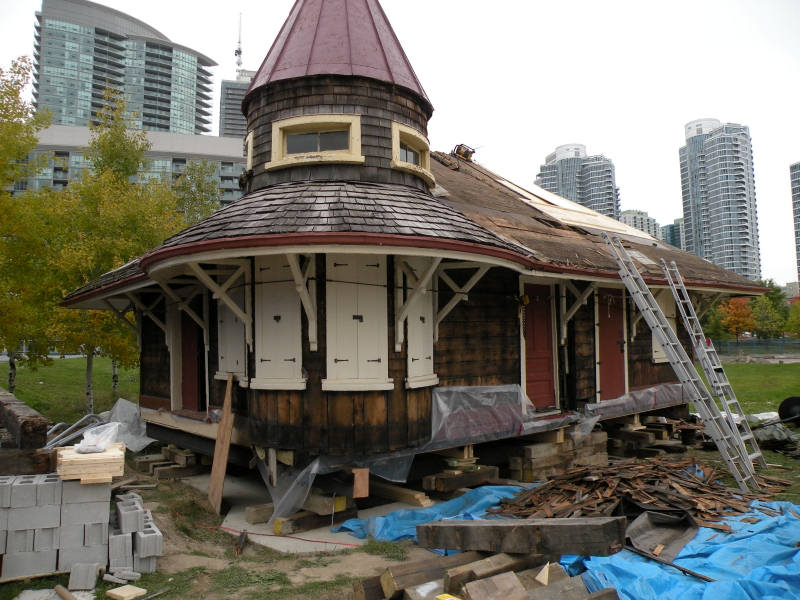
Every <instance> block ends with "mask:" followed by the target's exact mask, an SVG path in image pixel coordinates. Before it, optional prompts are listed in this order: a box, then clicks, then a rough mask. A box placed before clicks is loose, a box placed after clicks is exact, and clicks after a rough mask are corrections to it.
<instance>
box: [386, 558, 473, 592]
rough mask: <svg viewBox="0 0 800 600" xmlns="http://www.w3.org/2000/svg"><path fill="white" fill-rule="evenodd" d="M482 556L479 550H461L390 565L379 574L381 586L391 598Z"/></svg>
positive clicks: (439, 577)
mask: <svg viewBox="0 0 800 600" xmlns="http://www.w3.org/2000/svg"><path fill="white" fill-rule="evenodd" d="M481 558H483V555H482V554H480V553H479V552H462V553H460V554H453V555H451V556H432V557H431V558H428V559H425V560H417V561H414V562H410V563H399V564H396V565H391V566H390V567H389V568H388V569H386V570H385V571H384V572H383V574H382V575H381V588H382V589H383V594H384V596H385V597H386V598H388V599H390V600H393V599H396V598H400V597H401V596H402V595H403V590H404V589H405V588H407V587H411V586H413V585H419V584H420V583H425V582H426V581H433V580H434V579H441V578H442V577H444V573H445V571H447V569H451V568H453V567H458V566H459V565H465V564H467V563H471V562H475V561H476V560H480V559H481Z"/></svg>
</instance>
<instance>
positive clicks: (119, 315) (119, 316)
mask: <svg viewBox="0 0 800 600" xmlns="http://www.w3.org/2000/svg"><path fill="white" fill-rule="evenodd" d="M103 302H104V303H105V305H106V306H108V308H109V309H111V312H113V313H114V316H115V317H117V319H119V320H120V321H121V322H122V323H124V324H125V325H127V326H128V327H130V328H131V329H132V330H133V332H134V333H135V334H136V335H139V328H138V327H137V326H136V325H134V324H133V323H131V322H130V320H128V319H127V318H126V317H125V313H127V312H128V311H129V310H131V308H133V304H128V306H126V307H125V308H124V309H122V310H117V309H116V308H114V305H113V304H111V302H109V301H108V300H103Z"/></svg>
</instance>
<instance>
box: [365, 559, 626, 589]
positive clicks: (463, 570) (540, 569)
mask: <svg viewBox="0 0 800 600" xmlns="http://www.w3.org/2000/svg"><path fill="white" fill-rule="evenodd" d="M353 589H354V592H355V599H356V600H384V599H387V600H400V599H401V598H402V599H404V600H433V599H434V598H459V599H461V598H463V599H465V600H527V599H528V598H531V599H537V598H538V599H540V600H546V599H550V600H555V599H558V600H582V599H584V598H587V599H588V598H592V599H595V598H596V599H598V600H599V599H600V598H605V599H607V600H611V599H614V598H618V596H617V594H616V592H615V591H614V590H604V591H603V593H602V594H600V593H599V592H598V593H597V594H600V595H595V594H592V595H590V594H589V592H588V591H587V590H586V586H585V585H584V584H583V581H582V580H581V578H580V577H569V576H568V575H567V574H566V573H565V572H564V570H563V569H562V568H561V567H560V566H559V565H558V564H555V563H550V562H547V560H546V558H545V557H544V556H542V555H541V554H516V555H512V554H494V555H491V556H487V555H483V554H481V553H479V552H463V553H461V554H455V555H452V556H445V557H432V558H431V559H428V560H422V561H416V562H411V563H402V564H397V565H392V566H390V567H389V568H387V569H386V570H385V571H384V572H383V573H382V574H380V575H377V576H375V577H370V578H367V579H364V580H363V581H357V582H355V583H354V584H353ZM450 594H452V595H450Z"/></svg>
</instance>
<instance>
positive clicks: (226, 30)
mask: <svg viewBox="0 0 800 600" xmlns="http://www.w3.org/2000/svg"><path fill="white" fill-rule="evenodd" d="M293 2H294V0H261V1H258V2H257V1H255V0H226V1H225V2H215V1H210V0H193V1H189V0H168V1H165V0H136V1H135V2H133V1H131V0H101V1H100V3H101V4H105V5H108V6H112V7H114V8H116V9H118V10H121V11H123V12H125V13H128V14H129V15H131V16H134V17H136V18H139V19H141V20H143V21H145V22H146V23H148V24H150V25H152V26H153V27H155V28H156V29H158V30H159V31H161V32H162V33H163V34H164V35H166V36H167V37H168V38H170V39H171V40H172V41H173V42H175V43H178V44H183V45H185V46H188V47H190V48H192V49H194V50H197V51H198V52H202V53H203V54H206V55H207V56H209V57H210V58H212V59H213V60H215V61H216V62H217V63H219V66H218V67H217V68H216V69H214V75H215V86H216V98H215V106H214V110H215V114H214V132H216V129H217V119H218V117H217V111H218V108H219V107H218V99H217V98H218V96H219V82H220V80H221V79H223V78H225V79H232V78H233V77H234V74H235V69H236V65H235V58H234V54H233V52H234V50H235V48H236V40H237V37H238V22H239V13H240V12H241V13H242V15H243V16H242V46H243V50H244V65H243V66H244V68H247V69H253V70H255V69H257V68H258V67H259V66H260V64H261V61H262V60H263V58H264V56H265V55H266V53H267V51H268V50H269V47H270V45H271V44H272V41H273V39H274V38H275V36H276V34H277V32H278V30H279V29H280V26H281V25H282V24H283V21H284V20H285V18H286V16H287V15H288V14H289V10H290V8H291V6H292V4H293ZM382 5H383V8H384V11H385V12H386V14H387V16H388V17H389V20H390V22H391V23H392V26H393V27H394V29H395V32H396V34H397V37H398V38H399V40H400V42H401V44H402V45H403V47H404V49H405V51H406V54H407V55H408V57H409V59H410V60H411V63H412V65H413V66H414V69H415V70H416V72H417V76H418V77H419V79H420V81H421V82H422V85H423V86H424V88H425V91H426V92H427V94H428V97H429V98H430V100H431V102H432V103H433V106H434V109H435V112H434V115H433V118H432V119H431V122H430V126H429V137H430V140H431V147H432V148H433V149H435V150H443V151H449V150H451V149H452V148H453V146H455V145H456V144H458V143H465V144H468V145H470V146H472V147H474V148H476V149H477V153H476V154H475V160H477V161H478V162H479V163H481V164H483V165H485V166H487V167H488V168H490V169H492V170H494V171H496V172H498V173H499V174H500V175H503V176H504V177H506V178H508V179H510V180H512V181H514V182H516V183H518V184H521V185H523V186H525V185H529V184H531V183H532V182H533V180H534V178H535V177H536V174H537V173H538V170H539V165H540V164H541V163H543V162H544V158H545V156H546V155H547V154H548V153H550V152H552V151H553V150H554V149H555V147H556V146H558V145H561V144H567V143H574V142H577V143H581V144H585V145H586V147H587V151H588V152H589V154H604V155H605V156H607V157H609V158H610V159H611V160H612V161H613V162H614V165H615V168H616V179H617V186H618V187H619V188H620V195H621V200H622V208H623V210H625V209H639V210H645V211H647V212H649V213H650V215H651V216H653V217H655V218H656V219H657V220H658V222H659V223H660V224H662V225H664V224H667V223H671V222H672V221H673V220H674V219H676V218H678V217H681V216H683V215H682V208H681V206H682V205H681V188H680V171H679V167H678V149H679V148H680V146H682V145H683V144H684V141H685V139H684V133H683V126H684V125H685V124H686V123H687V122H688V121H691V120H694V119H699V118H716V119H719V120H721V121H725V122H733V123H741V124H743V125H747V126H749V127H750V134H751V136H752V139H753V154H754V161H755V179H756V189H757V193H756V196H757V201H758V214H759V233H760V238H761V263H762V273H763V276H764V277H767V278H773V279H775V280H776V281H777V282H778V283H779V284H784V283H786V282H788V281H796V280H797V270H796V262H795V250H794V237H793V235H794V234H793V223H792V207H791V191H790V185H789V165H790V164H791V163H793V162H798V161H800V102H799V101H798V99H800V77H799V76H798V73H800V1H798V0H672V1H670V2H648V1H642V0H631V1H623V0H606V1H604V2H599V1H597V0H570V1H558V0H547V1H533V0H524V1H523V0H519V1H511V0H495V1H493V2H487V1H486V0H382ZM40 7H41V2H40V1H39V0H0V66H2V67H7V66H8V65H9V63H10V61H11V59H12V58H14V57H16V56H19V55H23V54H31V53H32V49H33V26H34V20H35V18H34V13H35V11H36V10H38V9H39V8H40Z"/></svg>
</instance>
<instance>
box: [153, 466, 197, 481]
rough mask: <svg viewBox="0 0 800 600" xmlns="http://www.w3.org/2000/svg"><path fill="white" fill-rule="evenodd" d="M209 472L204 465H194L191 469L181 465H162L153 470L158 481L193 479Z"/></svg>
mask: <svg viewBox="0 0 800 600" xmlns="http://www.w3.org/2000/svg"><path fill="white" fill-rule="evenodd" d="M207 470H208V468H207V467H204V466H203V465H192V466H191V467H181V466H180V465H176V464H175V463H170V464H168V465H161V466H158V467H155V468H154V469H153V477H155V478H156V479H157V480H164V479H180V478H182V477H191V476H193V475H199V474H200V473H205V472H206V471H207Z"/></svg>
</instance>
